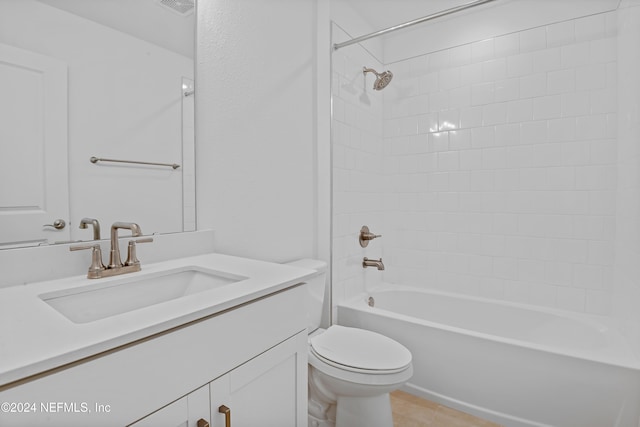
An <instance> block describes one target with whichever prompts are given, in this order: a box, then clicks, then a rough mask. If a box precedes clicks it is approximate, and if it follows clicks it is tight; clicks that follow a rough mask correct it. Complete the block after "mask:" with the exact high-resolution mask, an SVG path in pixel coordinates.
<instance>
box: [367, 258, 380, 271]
mask: <svg viewBox="0 0 640 427" xmlns="http://www.w3.org/2000/svg"><path fill="white" fill-rule="evenodd" d="M367 267H376V268H377V269H378V270H381V271H382V270H384V264H383V263H382V258H380V259H369V258H367V257H364V259H363V260H362V268H367Z"/></svg>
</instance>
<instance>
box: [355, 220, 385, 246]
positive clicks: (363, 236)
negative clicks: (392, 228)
mask: <svg viewBox="0 0 640 427" xmlns="http://www.w3.org/2000/svg"><path fill="white" fill-rule="evenodd" d="M377 237H382V234H373V233H371V232H369V227H367V226H366V225H363V226H362V228H361V229H360V235H359V236H358V241H359V242H360V246H362V247H363V248H366V247H367V245H368V244H369V240H373V239H375V238H377Z"/></svg>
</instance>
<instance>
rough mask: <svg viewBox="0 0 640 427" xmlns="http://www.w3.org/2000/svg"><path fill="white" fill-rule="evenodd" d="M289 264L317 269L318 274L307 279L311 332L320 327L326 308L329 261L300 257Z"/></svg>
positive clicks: (309, 327) (308, 316) (308, 317)
mask: <svg viewBox="0 0 640 427" xmlns="http://www.w3.org/2000/svg"><path fill="white" fill-rule="evenodd" d="M287 265H293V266H295V267H300V268H306V269H308V270H315V271H316V272H317V273H316V275H314V276H312V277H310V278H308V279H307V280H306V283H307V287H308V289H309V292H308V294H307V328H308V329H309V333H311V332H313V331H315V330H316V329H318V328H319V327H320V324H321V321H322V312H323V308H324V295H325V289H326V286H327V263H326V262H324V261H320V260H317V259H299V260H297V261H292V262H288V263H287Z"/></svg>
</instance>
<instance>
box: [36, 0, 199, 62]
mask: <svg viewBox="0 0 640 427" xmlns="http://www.w3.org/2000/svg"><path fill="white" fill-rule="evenodd" d="M38 1H40V2H41V3H45V4H47V5H49V6H52V7H55V8H58V9H62V10H64V11H67V12H70V13H73V14H74V15H77V16H80V17H83V18H85V19H89V20H91V21H94V22H98V23H100V24H102V25H105V26H107V27H110V28H112V29H114V30H117V31H120V32H123V33H127V34H129V35H132V36H134V37H136V38H139V39H142V40H145V41H148V42H150V43H153V44H155V45H158V46H161V47H163V48H165V49H168V50H170V51H172V52H176V53H179V54H181V55H183V56H186V57H189V58H193V57H194V46H195V45H194V43H195V13H194V12H193V10H195V8H194V9H192V11H191V12H190V13H188V14H186V15H182V14H179V13H178V12H176V11H174V10H173V9H170V8H168V7H166V6H164V5H162V4H160V0H38ZM172 2H173V3H179V0H177V1H176V0H172Z"/></svg>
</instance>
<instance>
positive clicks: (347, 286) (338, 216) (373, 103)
mask: <svg viewBox="0 0 640 427" xmlns="http://www.w3.org/2000/svg"><path fill="white" fill-rule="evenodd" d="M333 38H334V40H348V39H349V38H351V37H349V36H348V35H347V34H346V33H345V32H344V31H343V30H341V29H340V28H339V27H338V26H337V25H334V26H333ZM423 65H424V66H425V67H426V64H423ZM363 67H367V68H373V69H375V70H377V71H379V72H382V71H384V69H385V68H384V65H383V64H381V63H380V61H378V60H377V59H376V58H375V57H373V56H372V55H371V54H370V53H369V52H368V51H366V50H365V49H363V48H362V47H361V46H360V45H356V46H353V47H350V48H348V49H341V50H338V51H336V52H334V54H333V56H332V68H333V70H332V118H333V119H332V123H331V132H332V137H331V138H332V151H333V153H332V157H333V160H332V161H333V192H332V193H333V202H332V203H333V231H332V234H333V236H332V238H333V242H332V263H333V268H332V286H333V304H334V306H335V305H336V304H338V303H339V302H340V301H342V300H343V299H345V298H350V297H352V296H354V295H357V294H359V293H362V292H364V291H365V290H366V288H365V284H366V285H375V284H379V283H380V281H381V279H382V276H381V274H379V272H378V271H377V270H375V269H374V270H375V273H374V271H371V269H368V270H367V271H364V269H363V268H362V258H363V257H364V256H368V257H370V258H380V257H381V256H382V253H381V246H379V245H377V243H378V242H377V241H374V242H372V243H371V244H370V245H369V248H367V249H366V250H365V249H363V248H361V247H360V245H359V244H358V233H359V230H360V228H361V227H362V226H363V225H365V224H366V225H368V226H369V227H371V231H372V232H375V233H377V234H380V229H381V228H382V224H383V221H384V210H383V209H384V205H385V200H384V197H383V193H382V191H381V188H382V185H383V184H384V182H385V176H386V173H385V171H384V167H385V164H384V162H383V135H384V132H391V134H392V135H395V134H400V133H402V134H407V135H408V134H411V133H413V134H415V133H416V132H417V126H418V125H417V122H416V121H415V120H411V119H408V118H407V119H406V120H398V121H396V122H395V123H394V124H393V126H396V127H397V128H398V129H389V130H386V131H385V130H384V127H383V120H382V117H383V97H382V92H378V91H374V90H373V82H374V81H375V76H374V75H373V74H371V73H368V74H367V75H366V76H365V75H364V74H363ZM394 82H395V80H394ZM416 85H417V86H418V87H419V86H420V84H419V82H417V83H416ZM420 92H421V91H420V90H415V91H414V93H413V94H412V96H411V98H410V99H408V100H407V103H406V104H405V103H397V104H395V105H394V106H393V109H392V110H391V109H390V110H389V111H387V113H386V114H388V115H389V116H395V117H398V118H403V119H404V118H406V117H408V114H409V111H420V112H424V113H426V111H427V105H426V103H427V98H426V97H424V96H422V95H421V94H420ZM436 117H437V116H436ZM402 143H403V144H405V145H408V144H409V143H410V141H409V139H408V138H407V140H406V141H403V142H402ZM402 163H403V164H402V166H403V167H405V168H413V169H414V170H416V171H417V170H418V167H419V165H418V159H417V158H413V159H409V158H406V159H402ZM407 208H408V209H409V208H410V207H407ZM376 250H378V251H379V252H376ZM385 261H386V260H385ZM376 273H378V274H376ZM335 312H336V310H334V313H335Z"/></svg>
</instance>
